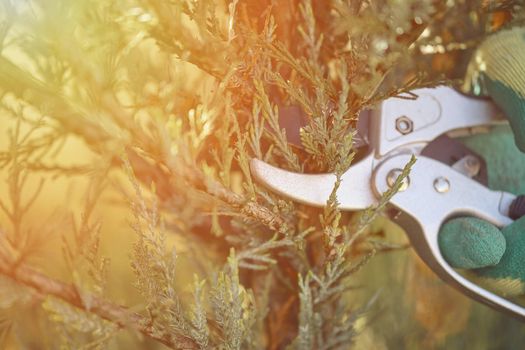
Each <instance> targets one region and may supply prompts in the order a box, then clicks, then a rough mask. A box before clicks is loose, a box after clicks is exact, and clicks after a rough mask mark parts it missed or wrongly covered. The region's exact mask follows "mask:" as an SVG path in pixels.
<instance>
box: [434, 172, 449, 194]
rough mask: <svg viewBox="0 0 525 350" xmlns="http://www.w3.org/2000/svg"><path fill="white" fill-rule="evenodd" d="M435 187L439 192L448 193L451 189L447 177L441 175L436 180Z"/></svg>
mask: <svg viewBox="0 0 525 350" xmlns="http://www.w3.org/2000/svg"><path fill="white" fill-rule="evenodd" d="M434 189H435V190H436V191H437V192H439V193H446V192H448V190H450V182H449V181H448V179H447V178H445V177H443V176H440V177H438V178H436V179H435V180H434Z"/></svg>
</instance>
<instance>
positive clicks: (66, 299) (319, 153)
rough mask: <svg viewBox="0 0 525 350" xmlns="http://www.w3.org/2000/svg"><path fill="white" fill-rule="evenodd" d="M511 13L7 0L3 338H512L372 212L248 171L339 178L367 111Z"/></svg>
mask: <svg viewBox="0 0 525 350" xmlns="http://www.w3.org/2000/svg"><path fill="white" fill-rule="evenodd" d="M523 18H524V17H523V7H522V4H521V3H520V2H519V1H502V2H499V1H466V0H463V1H460V0H452V1H431V0H424V1H421V0H417V1H411V0H405V1H396V0H374V1H359V0H352V1H344V0H333V1H321V0H319V1H307V0H304V1H302V0H283V1H272V0H264V1H248V0H233V1H231V2H226V1H213V0H210V1H206V0H180V1H177V0H171V1H170V0H162V1H161V0H123V1H104V0H100V1H94V0H90V1H88V0H82V1H65V0H60V1H39V0H27V1H15V0H0V52H1V55H0V96H1V109H0V113H1V114H0V118H1V119H0V120H1V123H0V135H2V137H1V138H0V151H1V152H0V166H1V169H2V170H1V180H2V181H1V183H0V200H1V203H2V217H1V220H0V348H2V349H55V348H72V349H79V348H86V349H91V348H110V349H116V348H124V349H154V348H166V347H168V348H175V349H177V348H218V349H223V348H224V349H245V348H257V349H258V348H270V349H281V348H285V347H286V346H290V347H292V348H297V349H346V348H350V347H351V346H352V345H353V346H355V348H358V349H421V348H429V349H430V348H435V349H460V348H469V349H492V348H494V349H496V348H497V349H500V348H516V347H520V344H525V332H524V330H525V329H524V328H523V326H522V325H521V324H520V323H518V322H517V321H515V320H513V319H511V318H508V317H506V316H504V315H502V314H499V313H496V312H494V311H492V310H490V309H488V308H486V307H484V306H481V305H479V304H477V303H473V302H471V301H470V300H468V299H467V298H465V297H464V296H462V295H461V294H459V293H457V292H456V291H455V290H453V289H451V288H450V287H448V286H446V285H444V284H443V283H442V282H440V281H439V280H438V279H437V278H436V277H435V276H433V274H432V273H431V272H430V271H429V270H428V269H427V268H426V267H425V266H424V264H423V263H422V262H420V261H419V260H418V258H417V257H416V256H415V255H414V253H413V252H412V251H411V249H410V248H408V246H407V241H406V238H405V236H404V233H403V232H402V231H401V230H400V229H399V228H398V227H396V226H395V225H394V224H392V223H390V222H388V221H387V220H386V219H385V218H384V216H383V214H382V208H372V210H370V211H368V212H366V213H364V214H363V213H362V214H351V213H340V212H339V211H338V210H337V202H336V201H335V200H332V201H331V202H329V203H328V206H327V209H325V210H322V209H314V208H308V207H305V206H302V205H298V204H294V203H291V202H289V201H287V200H285V199H284V198H279V197H278V196H276V195H274V194H271V193H267V192H265V191H264V190H263V189H262V188H259V187H258V186H257V184H256V183H254V182H253V181H252V179H251V176H250V174H249V170H248V161H249V159H250V158H251V157H258V158H264V159H265V160H267V161H268V162H270V163H272V164H275V165H278V166H280V167H283V168H287V169H292V170H296V171H306V172H323V171H335V172H336V173H341V172H343V171H344V170H345V169H346V168H347V167H348V166H349V164H350V161H351V160H352V158H353V156H354V155H355V151H356V150H354V149H353V147H352V146H353V140H352V135H353V131H354V129H355V126H356V123H357V118H358V116H359V113H360V112H361V111H362V110H365V109H367V108H370V107H372V106H373V105H375V104H376V103H378V102H380V101H381V100H382V99H384V98H387V97H390V96H394V95H397V94H399V93H402V92H404V91H407V90H409V89H412V88H416V87H422V86H432V85H435V84H437V83H439V82H443V81H446V82H449V83H458V82H460V81H461V79H462V78H463V76H464V71H465V67H466V64H467V62H468V60H469V57H470V53H471V51H472V50H473V49H474V48H475V47H476V45H477V44H478V43H479V42H480V41H481V40H483V38H484V37H485V36H486V35H488V34H490V33H491V32H493V31H495V30H497V29H499V28H501V27H504V26H508V25H519V24H522V21H523ZM290 110H296V111H297V110H299V111H300V112H299V114H301V118H302V119H303V120H304V121H305V124H306V125H305V126H304V128H303V129H302V131H301V133H300V138H301V141H302V143H301V144H300V145H299V146H301V147H298V145H289V144H288V142H287V141H288V140H287V135H286V133H284V132H283V131H282V129H281V128H282V126H283V125H282V123H283V122H282V120H283V118H284V119H286V115H287V113H289V111H290ZM286 111H288V112H286ZM280 123H281V124H280ZM285 124H286V122H285ZM298 127H299V126H298ZM287 131H288V132H290V130H287ZM297 132H298V131H297ZM319 218H321V219H319ZM231 248H234V250H231ZM233 251H234V252H233ZM175 258H176V259H175ZM175 260H176V261H175ZM331 269H332V270H331ZM334 271H335V273H336V275H337V276H338V277H337V278H334V280H333V281H332V280H330V278H332V277H333V276H332V275H330V274H331V273H333V272H334Z"/></svg>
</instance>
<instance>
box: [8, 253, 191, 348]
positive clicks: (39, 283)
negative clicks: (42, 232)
mask: <svg viewBox="0 0 525 350" xmlns="http://www.w3.org/2000/svg"><path fill="white" fill-rule="evenodd" d="M0 274H1V275H4V276H7V277H9V278H11V279H13V280H14V281H16V282H17V283H19V284H21V285H24V286H26V287H30V288H32V289H33V290H35V291H36V292H37V293H38V294H37V295H38V296H39V297H41V298H44V297H45V296H52V297H55V298H58V299H60V300H62V301H64V302H66V303H68V304H70V305H72V306H75V307H77V308H79V309H81V310H84V311H85V312H89V313H92V314H95V315H97V316H98V317H100V318H102V319H104V320H107V321H109V322H112V323H114V324H115V325H117V326H118V327H121V328H130V329H133V330H135V331H137V332H139V333H141V334H142V335H144V336H145V337H148V338H151V339H154V340H156V341H158V342H160V343H162V344H164V345H166V346H167V347H169V348H171V349H197V348H198V346H197V344H195V342H194V341H193V340H191V339H189V338H186V337H183V336H180V335H173V334H169V333H167V332H163V331H159V330H158V329H153V327H152V326H151V325H150V323H149V320H148V319H147V318H146V317H144V316H142V315H140V314H137V313H134V312H130V311H129V310H128V309H127V308H126V307H124V306H122V305H118V304H114V303H111V302H110V301H107V300H104V299H102V298H99V297H97V296H94V295H90V296H89V300H90V305H89V307H87V306H86V305H85V304H84V302H83V301H82V298H81V297H80V295H79V293H78V291H77V289H76V288H75V287H74V286H73V285H71V284H66V283H64V282H61V281H58V280H56V279H53V278H51V277H49V276H46V275H44V274H42V273H40V272H38V271H35V270H34V269H32V268H31V267H29V266H27V265H24V264H20V265H14V264H10V263H9V262H8V261H7V259H6V258H5V257H1V256H0Z"/></svg>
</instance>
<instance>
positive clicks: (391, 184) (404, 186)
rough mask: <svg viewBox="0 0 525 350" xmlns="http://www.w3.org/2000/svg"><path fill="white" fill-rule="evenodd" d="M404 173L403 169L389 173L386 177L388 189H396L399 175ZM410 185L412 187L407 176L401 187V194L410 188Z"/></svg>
mask: <svg viewBox="0 0 525 350" xmlns="http://www.w3.org/2000/svg"><path fill="white" fill-rule="evenodd" d="M402 173H403V170H402V169H397V168H396V169H392V170H390V171H389V172H388V174H387V176H386V183H387V184H388V187H390V188H392V187H394V184H395V183H396V180H397V178H398V177H399V175H401V174H402ZM408 185H410V178H409V177H408V176H406V177H405V178H404V179H403V182H401V187H399V192H403V191H405V190H406V189H407V188H408Z"/></svg>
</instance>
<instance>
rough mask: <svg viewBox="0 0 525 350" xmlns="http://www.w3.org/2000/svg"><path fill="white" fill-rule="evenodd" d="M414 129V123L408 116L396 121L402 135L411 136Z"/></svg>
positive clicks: (397, 128)
mask: <svg viewBox="0 0 525 350" xmlns="http://www.w3.org/2000/svg"><path fill="white" fill-rule="evenodd" d="M413 129H414V122H413V121H412V120H411V119H410V118H409V117H407V116H406V115H402V116H401V117H399V118H397V119H396V130H397V131H399V132H400V133H401V134H403V135H406V134H410V133H411V132H412V130H413Z"/></svg>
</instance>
